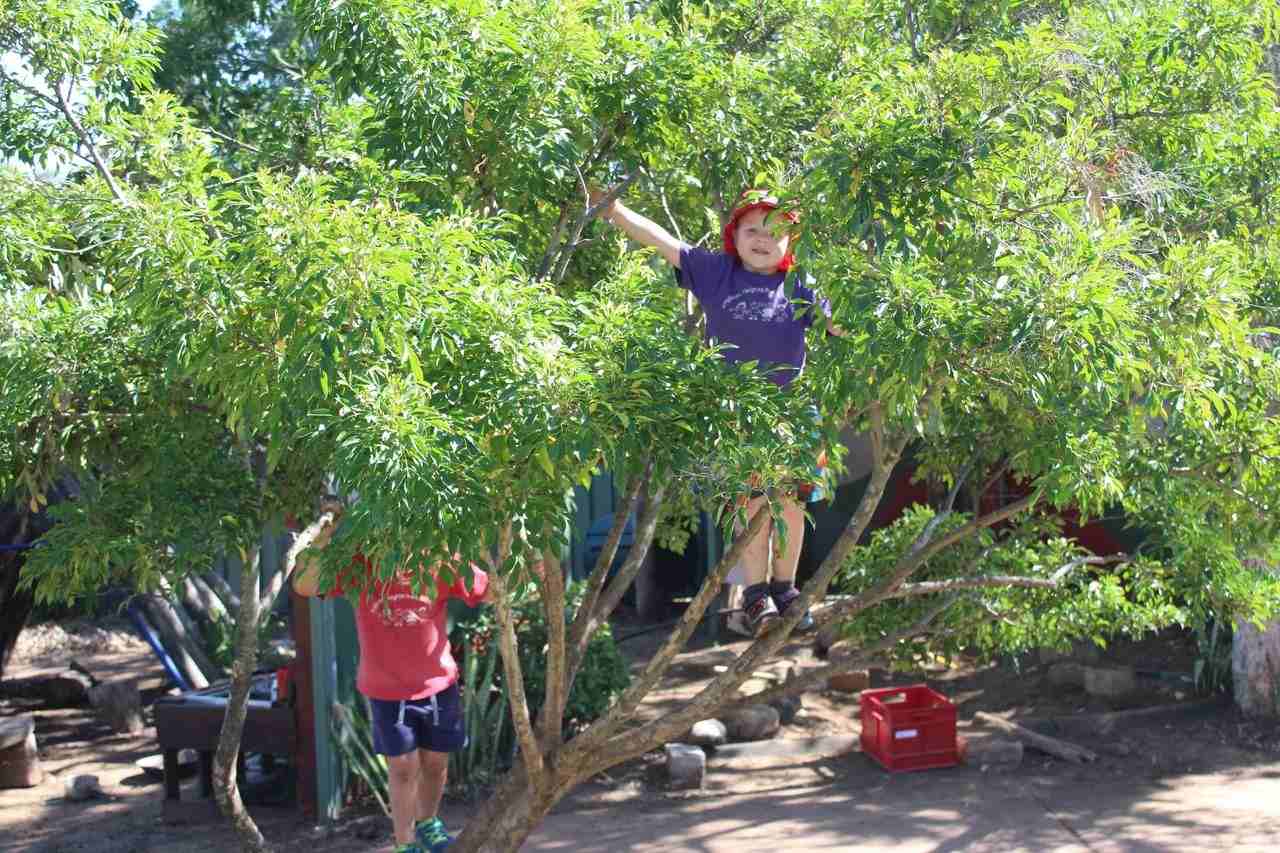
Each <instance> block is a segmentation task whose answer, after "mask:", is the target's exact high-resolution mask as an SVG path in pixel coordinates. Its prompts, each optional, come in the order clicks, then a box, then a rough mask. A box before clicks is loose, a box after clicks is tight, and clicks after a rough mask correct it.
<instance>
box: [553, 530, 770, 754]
mask: <svg viewBox="0 0 1280 853" xmlns="http://www.w3.org/2000/svg"><path fill="white" fill-rule="evenodd" d="M769 518H770V511H769V507H768V506H761V507H760V508H759V509H758V510H756V513H755V515H753V516H752V517H751V520H750V521H749V522H748V523H747V529H746V530H745V531H744V532H743V534H742V535H741V536H739V537H738V538H737V539H736V540H735V541H734V543H733V545H732V546H731V547H730V548H729V550H728V551H726V552H725V554H724V556H723V557H721V558H720V562H719V563H717V564H716V567H715V568H714V569H712V570H711V573H710V574H709V575H708V576H707V579H706V580H705V581H704V582H703V584H702V588H701V589H699V590H698V594H697V595H696V596H694V598H693V601H691V602H690V603H689V606H688V607H687V608H685V611H684V615H683V616H681V618H680V621H679V623H677V625H676V628H675V630H674V631H673V632H672V633H671V634H670V636H668V637H667V641H666V642H665V643H664V644H663V645H662V648H660V649H659V650H658V651H657V653H656V654H654V655H653V657H651V658H650V659H649V662H648V664H646V665H645V668H644V671H643V672H641V673H640V675H639V676H637V677H636V678H634V679H633V680H632V682H631V686H630V687H628V688H627V689H626V691H625V692H624V693H623V694H622V696H620V697H619V698H618V701H617V702H615V703H614V706H613V708H611V709H610V710H609V713H608V715H606V716H605V718H604V719H602V720H598V721H597V722H596V723H594V724H593V725H592V726H591V727H590V728H589V729H587V731H585V732H583V733H582V734H580V735H578V736H577V737H576V738H574V739H573V741H572V742H571V745H572V746H573V747H575V748H577V749H586V750H588V751H589V750H590V749H591V748H593V747H594V746H595V745H598V744H603V743H604V742H605V741H606V740H607V739H608V738H609V737H610V736H612V735H613V734H614V733H615V732H617V731H618V729H619V728H621V727H622V725H623V724H624V723H625V722H626V721H627V719H628V718H630V716H631V714H632V712H633V711H634V710H635V709H636V707H637V706H638V705H639V704H640V701H641V700H642V699H644V697H645V695H646V694H648V692H649V691H650V690H651V689H653V685H655V684H657V683H658V680H659V679H660V678H662V676H663V674H664V673H666V671H667V668H668V667H670V665H671V660H672V658H674V657H675V656H676V654H678V653H679V652H680V650H681V649H683V648H684V645H685V643H687V642H688V641H689V637H690V636H692V635H693V632H694V630H696V629H697V627H698V623H699V622H700V621H701V619H702V614H703V613H704V612H706V609H707V607H708V606H709V605H710V604H711V601H712V600H713V599H714V598H715V597H716V596H717V595H719V594H720V587H721V586H722V585H723V584H724V579H725V577H726V576H727V575H728V574H729V571H730V570H731V569H732V568H733V567H734V566H735V565H737V564H738V563H739V562H740V561H741V559H742V555H743V553H744V552H745V551H746V549H747V546H748V545H750V544H751V542H752V541H753V540H754V539H755V538H756V537H757V536H759V535H760V532H761V531H762V530H764V527H765V525H766V524H767V523H768V522H769ZM642 751H643V750H642Z"/></svg>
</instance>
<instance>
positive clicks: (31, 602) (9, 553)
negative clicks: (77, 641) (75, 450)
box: [0, 477, 80, 678]
mask: <svg viewBox="0 0 1280 853" xmlns="http://www.w3.org/2000/svg"><path fill="white" fill-rule="evenodd" d="M79 492H80V485H79V483H77V482H76V480H75V479H74V478H72V477H61V478H59V479H58V480H56V481H55V482H54V483H53V485H51V486H50V487H49V491H48V494H46V495H45V498H46V499H47V500H48V504H47V505H46V506H45V508H44V509H43V510H41V511H40V512H39V513H34V514H33V513H31V512H30V511H29V509H28V507H27V506H26V505H25V504H21V503H18V502H16V501H11V500H9V499H5V500H4V501H2V502H0V678H2V677H3V676H4V670H5V667H7V666H8V665H9V659H10V658H11V657H12V656H13V649H14V646H16V645H17V642H18V635H19V634H21V633H22V629H23V628H25V627H26V625H27V620H28V619H30V618H31V611H32V610H34V609H35V597H34V596H33V595H32V594H31V591H30V590H26V589H21V588H19V586H18V576H19V574H20V573H21V572H22V564H23V563H24V562H25V561H26V548H25V547H24V546H27V545H30V544H31V543H32V542H35V541H36V540H37V539H39V538H40V537H41V536H42V535H44V533H45V532H46V531H48V529H49V528H50V527H51V526H52V525H53V520H52V519H51V518H49V512H48V509H49V507H50V506H53V505H55V504H58V503H61V502H62V501H65V500H68V499H70V498H74V497H76V496H77V495H78V494H79Z"/></svg>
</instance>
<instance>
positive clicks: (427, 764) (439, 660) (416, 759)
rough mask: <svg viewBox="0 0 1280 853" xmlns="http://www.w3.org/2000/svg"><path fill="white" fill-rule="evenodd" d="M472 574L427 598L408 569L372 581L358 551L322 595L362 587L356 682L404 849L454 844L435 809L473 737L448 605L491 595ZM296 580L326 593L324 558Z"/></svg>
mask: <svg viewBox="0 0 1280 853" xmlns="http://www.w3.org/2000/svg"><path fill="white" fill-rule="evenodd" d="M335 523H336V522H335ZM333 527H334V525H330V526H329V527H327V528H326V529H325V530H323V531H322V532H321V533H320V535H319V536H318V537H317V538H316V540H315V543H314V544H313V545H312V549H320V548H324V547H325V546H326V545H328V543H329V538H330V536H332V533H333ZM472 572H473V579H472V582H471V588H470V589H468V588H467V587H466V586H465V585H464V584H463V582H462V579H461V578H459V579H458V580H456V581H454V582H453V583H452V584H450V585H448V586H446V585H444V584H443V583H441V582H439V581H437V582H436V583H435V589H434V590H433V591H432V594H431V595H426V594H419V593H415V592H414V591H413V588H412V586H411V583H410V578H409V576H408V572H400V573H399V574H397V575H396V577H395V579H394V580H393V581H392V582H391V583H390V584H383V583H382V582H380V581H377V580H374V579H372V577H371V572H370V566H369V564H368V561H367V560H365V558H363V557H361V556H357V557H356V559H355V560H354V561H353V562H352V565H351V567H350V568H349V569H348V570H346V571H345V572H343V573H341V574H340V575H339V577H338V584H337V586H336V587H334V588H333V589H331V590H328V591H327V592H325V593H324V594H326V595H341V594H343V593H345V592H347V591H348V590H354V589H360V590H361V592H360V600H359V602H358V604H357V606H356V608H355V614H356V633H357V635H358V637H359V642H360V668H359V671H358V672H357V673H356V688H357V689H358V690H359V691H360V692H361V693H362V694H364V695H365V696H366V697H368V699H369V705H370V708H371V711H372V717H373V719H372V720H371V722H372V725H373V748H374V751H375V752H377V753H379V754H381V755H385V756H386V758H387V777H388V778H387V782H388V788H389V794H390V799H391V820H392V824H393V826H394V830H395V839H396V845H397V846H396V851H397V853H402V852H403V853H438V851H441V850H444V849H445V848H446V847H448V846H449V843H450V842H451V841H452V840H453V839H452V838H451V837H450V836H449V834H448V833H447V832H446V831H445V826H444V823H443V822H442V821H441V820H440V818H439V816H438V811H439V808H440V798H441V796H442V795H443V794H444V786H445V781H446V778H447V776H448V772H449V753H450V752H456V751H458V750H460V749H462V748H463V747H464V746H465V745H466V740H467V735H466V730H465V728H464V724H463V713H462V697H461V695H460V694H459V691H458V683H457V682H458V666H457V664H456V663H455V662H454V659H453V654H452V653H451V652H450V650H449V635H448V631H447V628H446V623H445V602H446V601H447V600H448V599H450V598H460V599H462V600H463V601H464V602H466V603H467V605H468V606H470V607H475V606H477V605H478V604H481V603H487V602H488V601H489V600H490V599H489V593H488V589H489V578H488V575H486V574H485V573H484V572H483V571H481V570H480V569H478V568H475V567H474V566H473V567H472ZM292 580H293V588H294V590H295V591H296V592H297V593H298V594H299V595H305V596H314V595H319V594H321V592H320V588H319V561H318V560H317V559H316V558H315V557H313V556H311V555H310V552H304V554H303V555H302V556H300V557H299V558H298V562H297V566H296V568H295V569H294V573H293V579H292Z"/></svg>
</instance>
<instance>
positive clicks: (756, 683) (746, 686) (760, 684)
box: [738, 678, 777, 696]
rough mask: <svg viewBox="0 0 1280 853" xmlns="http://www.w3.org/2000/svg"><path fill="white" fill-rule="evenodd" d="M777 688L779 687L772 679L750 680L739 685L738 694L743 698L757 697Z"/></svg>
mask: <svg viewBox="0 0 1280 853" xmlns="http://www.w3.org/2000/svg"><path fill="white" fill-rule="evenodd" d="M776 686H777V685H776V684H775V683H774V681H773V680H772V679H765V678H748V679H747V680H746V681H744V682H742V683H741V684H740V685H738V692H739V693H741V694H742V695H743V696H755V695H756V694H757V693H763V692H765V691H766V690H772V689H773V688H774V687H776Z"/></svg>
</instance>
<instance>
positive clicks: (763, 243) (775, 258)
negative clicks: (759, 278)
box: [733, 210, 791, 273]
mask: <svg viewBox="0 0 1280 853" xmlns="http://www.w3.org/2000/svg"><path fill="white" fill-rule="evenodd" d="M786 224H787V223H786V220H785V219H783V218H782V216H780V215H778V214H777V213H776V212H775V211H772V210H752V211H749V212H748V213H747V214H746V215H744V216H743V217H742V218H741V219H739V220H738V227H737V229H736V230H735V231H734V235H733V244H734V247H735V248H736V249H737V250H738V257H739V259H741V260H742V265H743V266H744V267H746V268H747V269H748V270H750V271H751V272H754V273H773V272H777V271H778V264H780V263H782V258H783V257H784V256H785V255H786V254H787V247H788V245H789V244H790V242H791V235H790V234H788V233H787V230H786Z"/></svg>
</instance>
